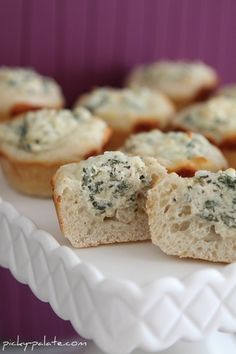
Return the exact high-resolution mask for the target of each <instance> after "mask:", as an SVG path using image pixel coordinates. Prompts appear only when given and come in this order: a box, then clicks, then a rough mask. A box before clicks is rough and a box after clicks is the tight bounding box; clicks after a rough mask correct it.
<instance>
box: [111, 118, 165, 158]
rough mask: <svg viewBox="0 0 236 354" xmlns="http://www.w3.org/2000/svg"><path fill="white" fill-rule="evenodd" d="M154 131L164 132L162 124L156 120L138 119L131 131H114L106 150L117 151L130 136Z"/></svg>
mask: <svg viewBox="0 0 236 354" xmlns="http://www.w3.org/2000/svg"><path fill="white" fill-rule="evenodd" d="M153 129H160V130H164V129H162V128H161V125H160V122H159V121H158V120H156V119H155V120H154V119H151V118H144V117H142V118H137V120H136V123H135V125H134V126H133V128H132V130H131V131H118V130H114V131H113V134H112V136H111V139H110V141H109V142H108V144H107V146H106V148H107V150H110V151H112V150H116V149H118V148H120V147H121V146H122V145H123V144H124V142H125V141H126V140H127V139H128V138H129V136H130V135H132V134H136V133H140V132H148V131H150V130H153Z"/></svg>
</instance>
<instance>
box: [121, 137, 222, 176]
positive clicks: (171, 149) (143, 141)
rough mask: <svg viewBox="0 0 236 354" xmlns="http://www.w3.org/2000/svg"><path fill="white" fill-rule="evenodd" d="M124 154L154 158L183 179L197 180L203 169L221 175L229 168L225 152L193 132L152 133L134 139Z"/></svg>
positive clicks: (125, 148)
mask: <svg viewBox="0 0 236 354" xmlns="http://www.w3.org/2000/svg"><path fill="white" fill-rule="evenodd" d="M121 150H122V151H123V152H124V153H126V154H128V155H130V156H146V157H147V156H149V157H153V158H155V159H156V160H157V161H158V162H159V163H160V164H161V165H163V166H165V167H166V168H167V170H168V171H169V172H176V173H178V174H179V175H180V176H183V177H190V176H193V175H194V174H195V172H196V171H198V170H202V169H206V170H209V171H218V170H220V169H226V168H227V161H226V160H225V158H224V156H223V154H222V153H221V151H220V150H219V149H218V148H217V147H216V146H214V145H212V144H211V143H210V142H209V141H208V140H207V139H206V138H205V137H204V136H203V135H200V134H196V133H191V132H189V133H183V132H169V133H162V132H161V131H160V130H152V131H151V132H147V133H140V134H136V135H132V136H131V137H130V138H129V139H128V140H127V141H126V142H125V144H124V146H123V148H122V149H121Z"/></svg>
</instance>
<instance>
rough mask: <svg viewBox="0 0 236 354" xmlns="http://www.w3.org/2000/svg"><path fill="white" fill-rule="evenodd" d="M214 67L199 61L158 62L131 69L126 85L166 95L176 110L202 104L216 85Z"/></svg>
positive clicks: (216, 76)
mask: <svg viewBox="0 0 236 354" xmlns="http://www.w3.org/2000/svg"><path fill="white" fill-rule="evenodd" d="M218 82H219V79H218V75H217V73H216V72H215V70H214V69H213V68H211V67H210V66H208V65H206V64H204V63H202V62H199V61H193V62H191V61H171V60H169V61H167V60H166V61H159V62H155V63H152V64H147V65H142V66H139V67H137V68H134V70H133V71H131V73H130V75H129V76H128V78H127V80H126V83H127V85H128V86H130V87H140V86H145V87H149V88H152V89H158V90H160V91H161V92H163V93H164V94H165V95H167V96H168V97H169V98H170V99H171V101H172V102H173V103H174V104H175V106H176V108H177V109H178V110H179V109H181V108H183V107H186V106H188V105H189V104H191V103H193V102H197V101H202V100H204V99H206V98H208V97H209V95H210V94H211V93H212V92H213V91H214V90H215V89H216V87H217V86H218Z"/></svg>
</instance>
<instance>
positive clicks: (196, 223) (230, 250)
mask: <svg viewBox="0 0 236 354" xmlns="http://www.w3.org/2000/svg"><path fill="white" fill-rule="evenodd" d="M147 213H148V217H149V226H150V231H151V238H152V242H153V243H154V244H155V245H157V246H158V247H160V248H161V250H162V251H163V252H164V253H166V254H168V255H176V256H179V257H190V258H199V259H204V260H208V261H213V262H226V263H230V262H234V261H236V171H235V170H234V169H228V170H226V171H219V172H217V173H213V172H209V171H198V172H197V173H196V174H195V176H194V177H190V178H182V177H179V176H178V175H177V174H175V173H171V174H169V175H168V176H165V178H163V179H161V180H160V181H157V183H156V185H155V187H154V188H153V189H151V190H150V191H149V192H148V199H147Z"/></svg>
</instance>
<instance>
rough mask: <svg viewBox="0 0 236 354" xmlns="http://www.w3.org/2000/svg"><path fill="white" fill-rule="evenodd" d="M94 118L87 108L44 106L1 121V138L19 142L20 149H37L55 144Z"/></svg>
mask: <svg viewBox="0 0 236 354" xmlns="http://www.w3.org/2000/svg"><path fill="white" fill-rule="evenodd" d="M89 119H92V118H91V116H90V113H89V112H88V111H86V110H85V109H80V110H77V111H76V112H71V111H69V110H66V109H64V110H60V111H57V110H54V109H43V110H39V111H36V112H28V113H26V114H24V115H23V116H21V117H19V118H17V119H14V120H13V121H10V122H8V123H3V124H1V125H0V142H2V143H7V144H10V145H15V146H16V147H17V148H19V149H20V150H23V151H26V152H29V153H37V152H41V151H45V150H50V149H51V148H54V147H55V146H56V145H57V144H59V143H61V141H62V140H63V139H64V138H67V137H68V135H69V134H71V133H73V131H74V130H75V129H77V128H78V127H79V126H80V125H82V124H83V123H86V122H87V121H88V120H89Z"/></svg>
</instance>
